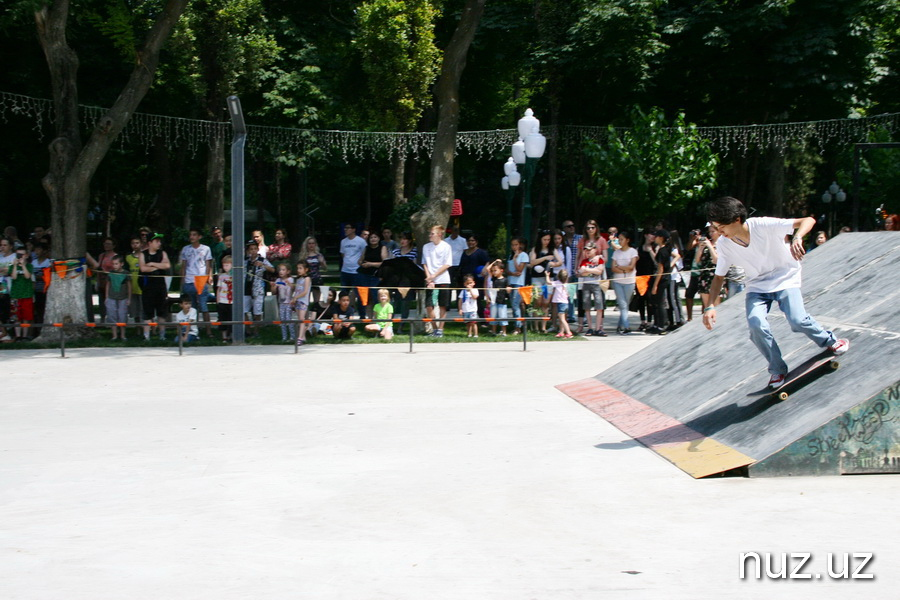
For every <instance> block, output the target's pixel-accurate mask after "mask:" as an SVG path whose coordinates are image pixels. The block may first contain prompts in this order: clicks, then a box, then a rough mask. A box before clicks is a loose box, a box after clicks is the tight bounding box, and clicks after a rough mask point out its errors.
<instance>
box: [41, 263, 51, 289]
mask: <svg viewBox="0 0 900 600" xmlns="http://www.w3.org/2000/svg"><path fill="white" fill-rule="evenodd" d="M41 271H43V273H44V291H45V292H46V291H47V289H48V288H49V287H50V267H44V268H43V269H41Z"/></svg>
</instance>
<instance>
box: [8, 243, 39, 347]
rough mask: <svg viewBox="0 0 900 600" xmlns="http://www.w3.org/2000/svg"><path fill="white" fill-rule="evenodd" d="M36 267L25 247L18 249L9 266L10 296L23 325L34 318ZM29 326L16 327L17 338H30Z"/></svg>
mask: <svg viewBox="0 0 900 600" xmlns="http://www.w3.org/2000/svg"><path fill="white" fill-rule="evenodd" d="M33 274H34V267H32V266H31V261H30V260H29V259H28V252H26V250H25V248H19V249H18V250H16V259H15V261H14V262H13V263H12V264H11V265H10V266H9V277H10V278H11V279H12V280H11V281H10V286H9V297H10V300H12V303H13V308H14V311H15V314H16V318H17V321H18V323H19V324H21V325H30V324H31V322H32V321H33V320H34V282H33V281H32V277H33ZM30 337H31V336H29V335H28V327H16V340H17V341H22V340H26V339H30Z"/></svg>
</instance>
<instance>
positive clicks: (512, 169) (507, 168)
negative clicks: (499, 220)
mask: <svg viewBox="0 0 900 600" xmlns="http://www.w3.org/2000/svg"><path fill="white" fill-rule="evenodd" d="M503 172H504V173H506V175H504V176H503V179H501V180H500V187H501V188H503V191H505V192H506V253H507V254H509V251H510V248H511V245H512V200H513V196H514V195H515V193H516V189H515V188H517V187H519V184H520V183H521V182H522V174H521V173H519V171H518V169H517V168H516V161H515V159H514V158H513V157H512V156H510V157H509V160H507V161H506V162H505V163H504V164H503Z"/></svg>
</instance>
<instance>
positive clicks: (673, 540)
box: [0, 321, 900, 600]
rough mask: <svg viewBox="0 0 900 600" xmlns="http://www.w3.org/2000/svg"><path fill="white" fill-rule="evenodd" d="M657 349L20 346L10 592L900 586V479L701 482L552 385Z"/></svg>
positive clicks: (13, 368)
mask: <svg viewBox="0 0 900 600" xmlns="http://www.w3.org/2000/svg"><path fill="white" fill-rule="evenodd" d="M608 325H609V324H608ZM699 327H701V324H700V323H699V321H694V322H691V323H689V324H688V325H686V326H685V327H684V328H682V329H680V330H678V331H676V332H674V333H673V334H670V335H669V336H666V338H664V339H665V340H666V342H667V343H671V341H672V340H677V339H678V337H679V336H683V335H684V333H685V332H690V331H691V330H692V329H695V328H699ZM691 335H693V334H691ZM688 337H689V336H685V339H687V338H688ZM736 339H739V340H740V343H741V344H745V345H746V346H747V348H749V347H750V346H749V344H750V342H749V341H748V340H747V339H746V335H745V334H744V333H743V332H741V333H739V334H738V335H737V336H736ZM659 341H660V340H659V338H652V337H650V336H641V335H635V336H627V337H620V336H615V335H611V336H610V337H609V338H592V339H588V340H584V341H580V342H578V341H566V342H541V343H530V344H529V345H528V351H527V352H522V351H521V345H519V344H502V343H492V344H455V345H454V344H421V345H417V346H416V351H415V353H414V354H408V353H407V352H406V350H407V347H406V346H405V345H404V344H391V345H371V344H370V345H344V346H341V345H334V346H323V345H316V346H311V347H306V348H304V349H302V350H301V352H300V353H299V354H298V355H294V354H293V352H292V349H291V348H289V347H285V346H281V347H275V346H271V347H244V348H211V347H206V348H188V349H186V351H185V355H184V356H182V357H179V356H178V353H177V349H174V348H173V349H162V348H147V349H141V348H129V349H78V350H70V351H69V352H68V353H67V354H68V358H66V359H61V358H59V354H58V352H53V351H9V352H4V353H3V355H2V356H3V360H4V363H5V366H6V368H5V372H6V378H5V385H4V389H5V393H4V394H3V401H2V402H0V452H2V453H0V598H4V599H6V600H12V599H66V600H75V599H85V600H88V599H89V600H101V599H113V598H115V599H122V598H129V599H131V600H139V599H148V600H149V599H153V600H157V599H160V598H166V599H182V598H190V599H195V598H196V599H210V600H213V599H215V600H229V599H235V598H266V599H276V598H311V599H338V598H341V599H343V598H346V599H353V600H357V599H379V598H384V599H411V600H412V599H415V600H419V599H429V600H440V599H466V600H472V599H492V600H496V599H510V600H513V599H515V600H522V599H535V598H539V599H550V600H560V599H595V598H653V599H658V598H718V597H726V596H727V597H729V598H766V599H771V598H791V599H796V598H817V599H822V598H826V599H827V598H841V599H843V598H853V597H866V598H896V597H897V589H898V584H900V567H898V564H900V519H898V518H897V516H896V509H895V505H896V498H897V497H898V495H900V478H897V477H894V476H853V477H815V478H812V477H791V478H761V479H752V478H751V479H747V478H737V477H735V478H722V477H715V478H707V479H694V478H692V477H691V476H689V475H687V474H686V473H684V472H682V471H681V470H679V469H677V468H675V467H674V466H673V465H672V464H670V463H669V462H667V461H666V460H664V459H662V458H661V457H660V456H658V455H657V454H654V453H653V452H651V451H650V450H648V449H647V448H645V447H644V446H642V445H640V444H639V443H637V442H635V441H634V440H632V439H631V438H629V437H628V436H626V435H624V434H623V433H621V432H620V431H619V430H617V429H616V428H615V427H613V426H612V425H611V424H609V423H608V422H606V421H604V420H603V419H601V418H599V417H597V416H596V415H595V414H593V413H592V412H590V411H588V410H587V409H585V408H584V407H583V406H581V405H580V404H578V403H576V402H574V401H573V400H572V399H571V398H569V397H567V396H566V395H565V394H563V393H562V392H560V391H559V390H558V389H556V388H555V387H554V386H555V385H558V384H560V383H563V382H568V381H577V380H581V379H585V378H589V377H593V376H595V375H596V374H597V373H600V372H603V371H604V370H606V369H608V368H609V367H611V366H613V365H614V364H616V363H618V362H619V361H623V360H624V361H628V359H629V357H630V356H632V355H634V354H635V353H637V352H639V351H640V350H642V349H644V348H646V347H647V346H649V345H651V344H655V343H658V342H659ZM755 366H757V367H758V366H759V365H755ZM714 376H715V373H712V374H711V377H714ZM671 385H672V386H674V387H675V388H678V386H679V385H680V384H679V380H678V376H677V374H673V375H672V378H671ZM689 391H690V390H685V392H686V393H687V392H689ZM748 552H757V553H759V554H760V556H763V555H764V553H772V555H773V556H775V557H780V556H781V554H782V553H787V554H788V555H790V554H791V553H811V555H812V556H811V558H810V560H809V562H808V563H807V565H806V567H805V568H804V569H803V572H804V573H809V574H812V577H811V578H810V579H805V580H797V579H794V580H772V579H769V578H766V577H763V578H761V579H757V578H756V577H754V576H749V577H746V578H745V579H741V578H740V577H739V561H740V555H741V554H742V553H748ZM827 553H833V554H835V555H838V556H841V555H843V554H845V553H846V554H850V555H852V554H853V553H874V556H875V558H874V560H873V561H872V562H871V563H870V564H868V565H867V566H866V568H865V573H866V574H874V575H875V578H874V579H873V580H862V579H847V580H837V579H834V578H832V577H830V576H829V575H828V574H827V568H826V567H827V563H826V557H827ZM750 570H752V569H750ZM815 575H822V576H821V577H816V576H815Z"/></svg>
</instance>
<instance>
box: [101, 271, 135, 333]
mask: <svg viewBox="0 0 900 600" xmlns="http://www.w3.org/2000/svg"><path fill="white" fill-rule="evenodd" d="M124 266H125V259H124V258H122V257H121V256H120V255H118V254H116V255H115V256H113V259H112V270H111V271H110V272H109V274H108V276H107V278H106V290H104V291H105V293H106V318H107V320H108V321H109V322H110V323H112V324H113V326H112V339H113V340H116V339H117V338H118V337H119V334H120V333H121V338H122V341H123V342H124V341H125V326H124V325H122V327H121V332H120V331H119V329H120V328H119V326H118V325H117V323H123V324H124V323H128V305H129V303H130V300H131V273H129V272H128V271H126V270H125V269H123V268H122V267H124Z"/></svg>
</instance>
